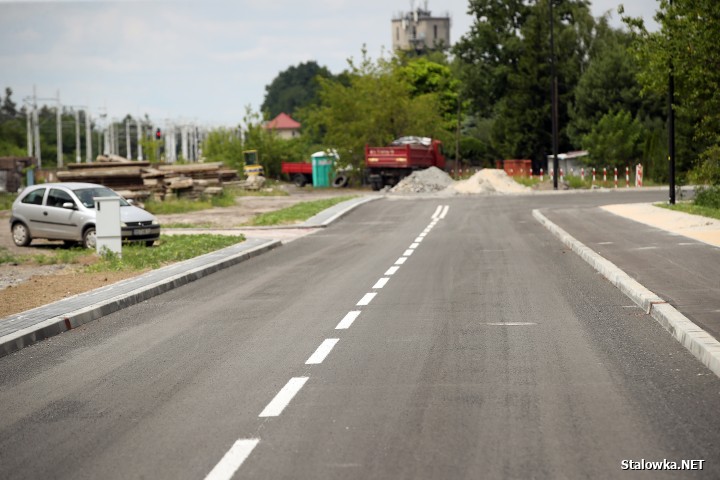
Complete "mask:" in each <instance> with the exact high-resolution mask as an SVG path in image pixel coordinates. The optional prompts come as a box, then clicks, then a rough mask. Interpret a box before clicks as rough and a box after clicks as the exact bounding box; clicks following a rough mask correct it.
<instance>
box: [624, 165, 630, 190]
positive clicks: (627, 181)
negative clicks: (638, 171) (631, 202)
mask: <svg viewBox="0 0 720 480" xmlns="http://www.w3.org/2000/svg"><path fill="white" fill-rule="evenodd" d="M625 188H630V167H628V166H625Z"/></svg>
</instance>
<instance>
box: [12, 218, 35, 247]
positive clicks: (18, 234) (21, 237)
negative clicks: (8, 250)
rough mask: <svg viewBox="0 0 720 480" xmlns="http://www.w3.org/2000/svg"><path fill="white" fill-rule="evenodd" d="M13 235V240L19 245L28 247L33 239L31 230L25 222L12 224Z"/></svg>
mask: <svg viewBox="0 0 720 480" xmlns="http://www.w3.org/2000/svg"><path fill="white" fill-rule="evenodd" d="M12 237H13V242H15V245H17V246H18V247H27V246H28V245H30V242H31V241H32V237H31V236H30V231H29V230H28V229H27V227H26V226H25V224H24V223H20V222H17V223H15V224H14V225H13V226H12Z"/></svg>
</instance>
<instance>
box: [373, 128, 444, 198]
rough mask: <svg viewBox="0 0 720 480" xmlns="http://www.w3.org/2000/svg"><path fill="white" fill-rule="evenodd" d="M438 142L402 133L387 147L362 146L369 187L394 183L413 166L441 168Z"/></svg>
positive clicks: (377, 187)
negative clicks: (406, 135)
mask: <svg viewBox="0 0 720 480" xmlns="http://www.w3.org/2000/svg"><path fill="white" fill-rule="evenodd" d="M441 145H442V142H440V141H439V140H432V139H430V138H419V137H403V138H400V139H398V140H396V141H394V142H392V143H391V144H390V145H389V146H387V147H370V146H368V145H366V146H365V166H366V168H367V174H368V177H367V178H368V182H369V183H370V186H371V187H372V189H373V190H380V189H381V188H383V187H384V186H385V185H389V186H394V185H396V184H397V183H398V182H399V181H400V180H402V179H403V178H405V177H407V176H408V175H410V174H411V173H412V172H414V171H415V170H421V169H424V168H430V167H437V168H439V169H444V168H445V157H443V155H442V153H441V152H440V146H441Z"/></svg>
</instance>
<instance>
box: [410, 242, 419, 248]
mask: <svg viewBox="0 0 720 480" xmlns="http://www.w3.org/2000/svg"><path fill="white" fill-rule="evenodd" d="M418 245H420V244H419V243H411V244H410V246H409V247H408V248H417V247H418Z"/></svg>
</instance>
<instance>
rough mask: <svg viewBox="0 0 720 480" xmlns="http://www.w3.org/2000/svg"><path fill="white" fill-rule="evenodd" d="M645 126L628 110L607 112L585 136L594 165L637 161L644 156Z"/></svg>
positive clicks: (617, 165) (623, 165)
mask: <svg viewBox="0 0 720 480" xmlns="http://www.w3.org/2000/svg"><path fill="white" fill-rule="evenodd" d="M642 138H643V127H642V125H641V124H640V121H639V120H638V119H637V118H633V116H632V114H631V113H630V112H627V111H619V112H617V113H607V114H605V115H604V116H603V117H602V118H601V119H600V121H599V122H598V123H597V124H596V125H594V126H593V128H592V130H591V131H590V133H588V134H587V135H585V136H584V137H583V141H582V146H583V148H584V149H586V150H588V151H589V152H590V158H591V163H592V165H595V166H598V167H605V166H608V167H618V168H620V169H623V168H624V167H626V166H631V165H634V164H636V163H637V162H638V161H640V160H641V158H642Z"/></svg>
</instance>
